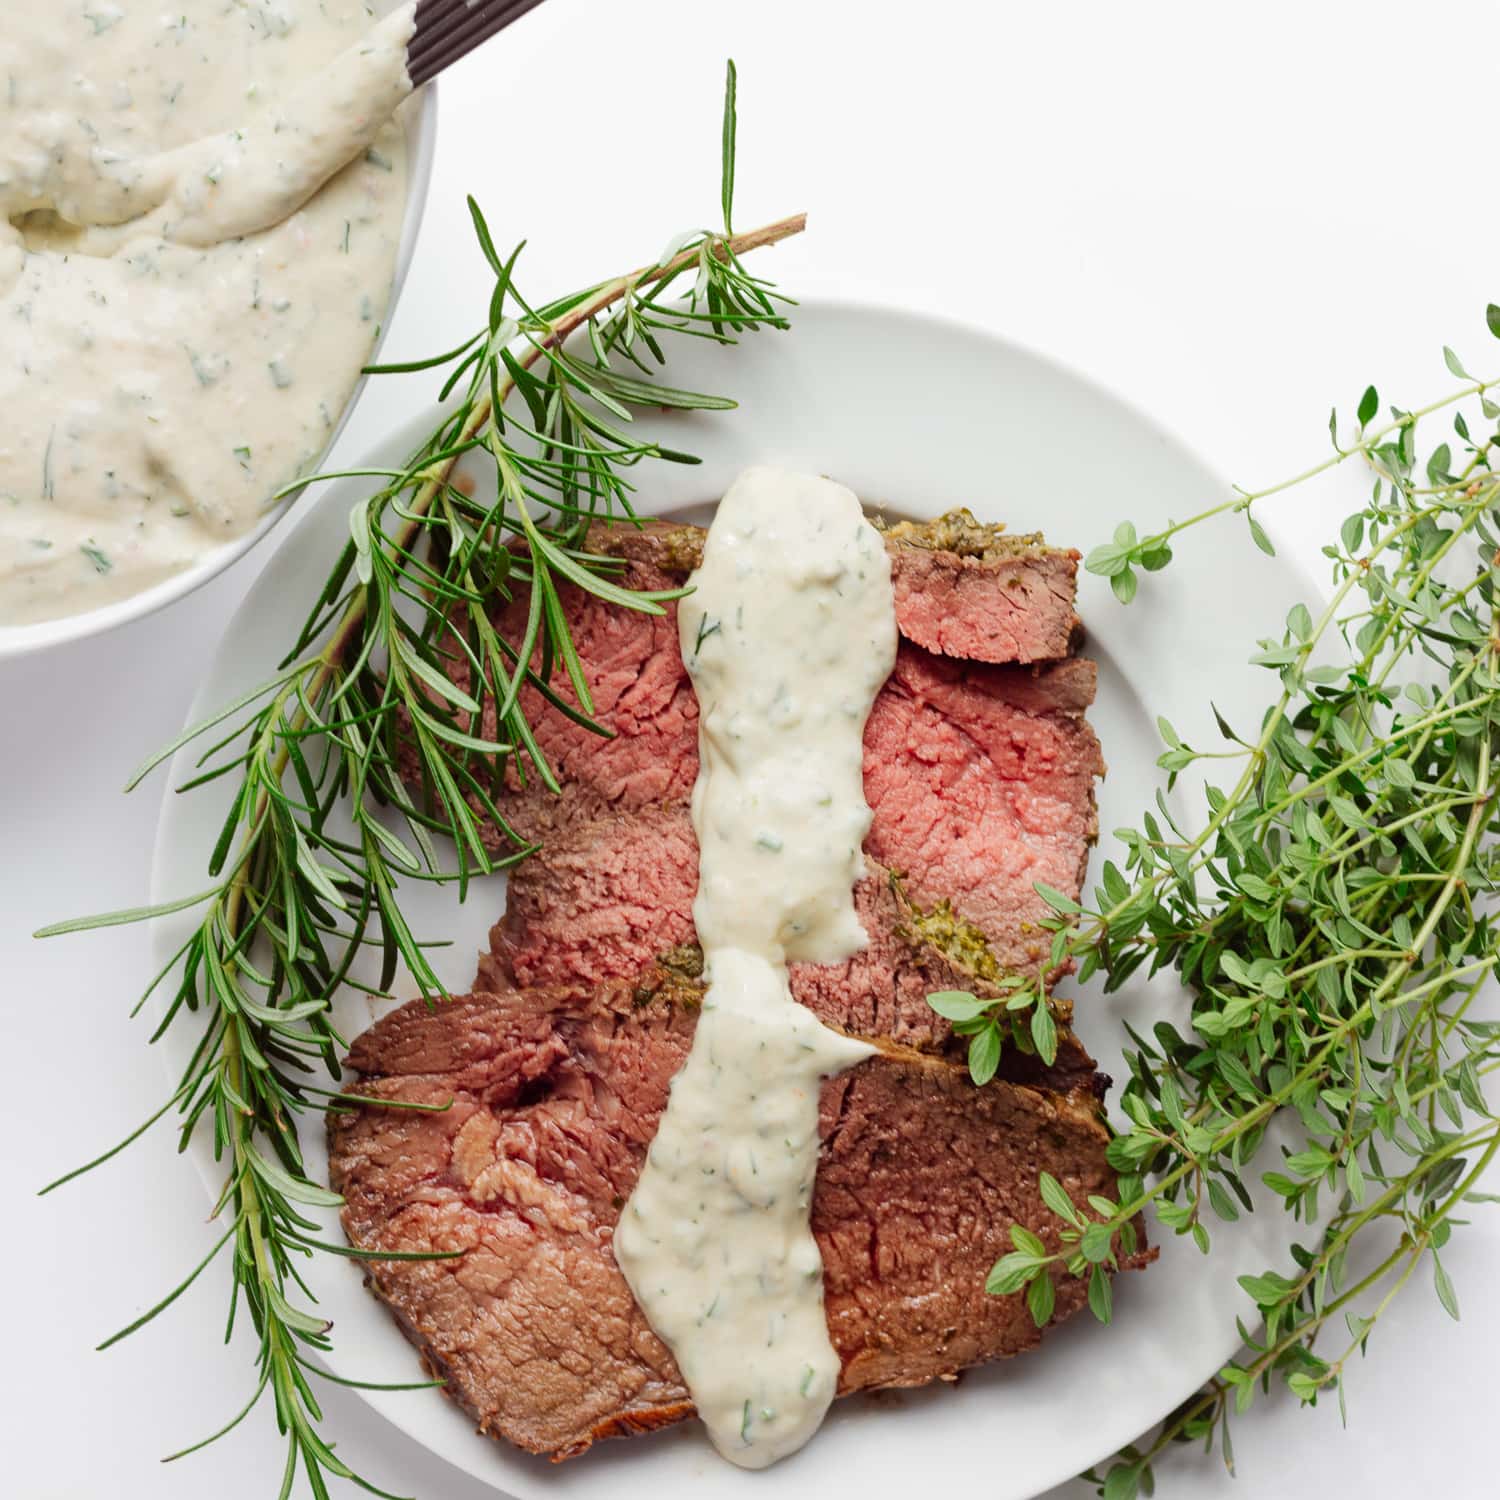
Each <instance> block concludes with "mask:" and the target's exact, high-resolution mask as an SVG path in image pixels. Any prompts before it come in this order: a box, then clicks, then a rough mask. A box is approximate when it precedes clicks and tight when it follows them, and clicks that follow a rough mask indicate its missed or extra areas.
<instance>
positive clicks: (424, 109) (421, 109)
mask: <svg viewBox="0 0 1500 1500" xmlns="http://www.w3.org/2000/svg"><path fill="white" fill-rule="evenodd" d="M398 3H399V0H376V5H375V9H376V11H377V13H379V14H382V15H383V14H384V13H385V12H387V11H389V10H392V9H394V7H395V6H396V4H398ZM402 118H403V120H404V123H405V127H406V206H405V209H404V213H405V218H404V219H403V220H402V224H401V242H400V244H399V245H397V247H396V264H395V269H394V271H393V273H392V277H391V295H390V300H389V302H388V303H387V305H386V314H385V319H384V321H383V322H382V324H381V328H380V336H379V337H378V338H377V339H376V341H375V347H374V348H373V349H371V351H370V356H369V359H370V363H371V364H374V363H375V362H376V361H377V360H379V358H380V350H381V346H382V345H383V344H384V343H385V335H386V332H387V330H389V328H390V326H391V320H392V318H393V317H394V316H395V312H396V303H397V302H398V300H399V299H400V297H401V288H402V287H403V286H404V285H405V283H406V273H407V272H408V271H409V270H410V269H411V262H412V256H413V254H414V252H415V251H416V248H417V231H418V230H419V229H421V227H422V214H423V212H424V211H425V209H426V207H427V189H428V186H429V185H430V184H431V182H432V160H433V150H434V148H435V147H436V144H437V85H436V84H428V85H427V87H426V88H425V89H423V90H422V91H421V92H420V93H419V94H418V95H417V97H416V99H415V100H413V101H412V102H411V103H410V105H409V106H408V108H407V110H406V112H405V114H404V115H403V117H402ZM368 378H369V377H368V376H365V375H361V376H360V377H359V380H358V382H357V383H356V384H355V386H354V389H353V390H352V391H350V392H349V399H348V401H347V402H345V404H344V409H343V411H342V412H341V413H340V414H339V419H338V422H337V423H336V424H335V425H334V428H333V431H332V432H331V433H330V434H329V437H328V443H327V445H326V446H325V447H324V449H323V452H322V453H321V454H320V455H319V457H318V459H317V461H316V462H315V463H314V464H313V465H312V470H311V472H315V471H317V470H318V469H321V468H323V467H325V465H324V460H325V459H326V458H327V457H328V455H329V454H330V453H332V452H333V449H334V445H335V444H336V443H337V442H338V440H339V436H340V434H341V433H342V432H343V430H344V426H345V424H346V423H347V422H348V420H349V417H350V415H351V414H352V413H353V411H354V408H355V406H356V404H357V403H358V401H359V398H360V396H361V395H362V394H363V393H364V389H365V382H366V380H368ZM293 503H294V501H293V499H292V498H288V499H287V500H285V501H283V502H282V503H281V504H279V505H276V506H273V507H272V508H271V509H270V510H268V511H267V512H266V514H265V515H264V516H263V517H262V518H261V519H260V520H259V521H258V522H257V523H256V524H255V526H254V527H253V528H252V529H251V530H250V531H247V532H246V533H245V534H244V536H238V537H235V539H234V540H233V541H231V542H225V544H224V545H223V546H222V547H215V548H214V550H213V551H212V552H209V553H206V554H205V555H204V556H203V557H201V558H199V559H198V561H197V562H195V563H194V564H193V565H192V566H191V567H189V568H184V569H183V570H182V571H181V572H180V573H174V574H172V576H171V577H170V578H164V579H162V581H161V582H160V583H156V584H153V585H152V586H151V587H150V588H147V589H142V590H141V591H140V593H138V594H131V595H130V596H129V597H128V598H125V599H118V600H116V601H115V602H114V603H113V604H106V605H104V606H103V607H102V608H100V609H91V610H87V611H85V612H84V613H83V614H80V615H63V616H61V617H60V618H58V619H56V620H40V621H38V622H37V623H36V624H34V625H0V661H3V660H4V659H5V658H6V657H7V656H28V655H30V654H31V653H32V652H34V651H42V650H45V649H46V648H48V647H49V646H60V645H62V644H63V643H64V642H65V641H78V640H83V639H84V638H85V637H87V636H91V635H102V634H103V633H104V632H105V631H106V630H113V629H115V627H116V626H119V625H125V624H128V623H129V622H130V621H131V620H142V619H144V618H145V617H146V616H147V615H151V614H155V613H156V611H157V610H159V609H163V608H165V607H166V606H167V605H168V604H172V603H174V602H175V601H176V600H178V599H182V598H185V597H186V596H187V595H188V594H191V593H192V592H193V591H194V589H200V588H202V587H203V585H204V584H205V583H207V582H208V581H209V579H210V578H214V577H216V576H217V575H218V574H220V573H222V572H223V571H224V569H225V568H227V567H228V566H229V565H230V564H231V563H232V562H234V561H235V560H236V559H237V558H240V557H243V556H244V555H245V553H247V552H248V551H249V550H250V549H251V548H252V547H253V546H255V544H256V543H257V542H259V541H260V540H261V539H262V538H263V537H264V536H265V535H266V533H267V532H269V531H270V530H271V529H272V527H274V526H276V525H277V524H278V523H279V522H281V521H283V520H285V518H286V515H287V512H288V511H289V510H290V509H291V507H292V504H293Z"/></svg>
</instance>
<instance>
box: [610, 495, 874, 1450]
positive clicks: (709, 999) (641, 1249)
mask: <svg viewBox="0 0 1500 1500" xmlns="http://www.w3.org/2000/svg"><path fill="white" fill-rule="evenodd" d="M693 584H694V592H693V593H692V594H691V595H689V596H688V597H687V598H685V599H684V600H683V601H682V603H681V604H680V605H679V606H678V627H679V631H680V635H681V640H682V651H683V656H684V657H685V658H686V660H687V665H688V670H689V672H690V673H691V674H692V678H693V685H694V687H695V688H696V689H697V693H698V701H699V708H700V719H699V749H700V755H701V762H702V763H701V768H700V771H699V775H698V783H697V785H696V786H695V787H694V789H693V826H694V828H695V829H696V831H697V834H698V845H699V887H698V897H697V900H696V901H695V902H694V904H693V917H694V921H695V922H696V924H697V928H698V936H699V940H700V941H701V943H702V945H703V952H704V958H705V965H706V968H705V973H706V977H707V979H708V982H709V988H708V992H707V994H706V995H705V997H704V1002H703V1011H702V1014H701V1016H700V1017H699V1020H698V1026H697V1030H696V1033H695V1035H694V1038H693V1049H692V1052H691V1053H690V1055H689V1057H688V1060H687V1062H686V1063H685V1064H684V1065H683V1067H682V1069H681V1071H680V1072H679V1073H678V1074H677V1076H676V1078H675V1079H674V1080H673V1082H672V1091H671V1097H670V1100H669V1102H668V1105H667V1109H666V1111H665V1113H664V1114H663V1116H662V1120H661V1124H660V1126H659V1128H658V1130H657V1134H656V1139H655V1140H654V1141H653V1142H652V1145H651V1150H650V1152H649V1154H648V1157H647V1161H646V1166H645V1168H644V1169H643V1171H642V1173H641V1178H640V1181H639V1182H638V1183H637V1184H636V1189H635V1192H634V1193H633V1194H632V1195H631V1198H630V1201H629V1202H628V1203H627V1204H626V1206H625V1209H624V1212H623V1213H622V1215H621V1217H620V1223H619V1226H618V1228H617V1229H616V1231H615V1241H614V1249H615V1255H616V1258H617V1259H618V1261H619V1263H620V1267H621V1269H622V1270H623V1271H624V1273H625V1277H626V1279H627V1280H628V1281H629V1283H630V1285H631V1288H632V1290H633V1291H634V1292H635V1295H636V1298H637V1300H638V1301H639V1302H640V1304H641V1306H642V1308H643V1309H644V1310H645V1312H646V1315H647V1317H648V1318H649V1319H650V1321H651V1326H652V1327H653V1328H654V1329H655V1330H656V1332H657V1333H658V1334H659V1335H660V1336H661V1337H662V1339H664V1340H665V1341H666V1343H667V1344H668V1345H669V1346H670V1347H671V1349H672V1352H673V1354H674V1355H675V1356H676V1359H677V1363H678V1366H679V1368H680V1369H681V1371H682V1375H683V1379H684V1380H685V1381H686V1382H687V1386H688V1389H689V1391H691V1393H692V1396H693V1400H694V1402H695V1404H696V1405H697V1408H698V1411H699V1414H700V1415H701V1416H702V1418H703V1420H704V1422H705V1423H706V1425H707V1427H708V1431H709V1435H710V1436H711V1437H712V1439H713V1441H714V1444H715V1446H716V1447H717V1448H718V1449H719V1451H720V1452H721V1453H722V1454H723V1455H724V1456H725V1457H726V1458H728V1459H730V1460H731V1461H732V1462H734V1463H736V1464H739V1465H741V1466H743V1467H745V1468H764V1467H765V1466H766V1465H768V1464H771V1463H774V1462H775V1461H776V1460H777V1459H780V1458H784V1457H786V1456H787V1455H788V1454H789V1453H793V1452H795V1451H796V1450H797V1449H798V1448H800V1447H801V1446H802V1445H803V1444H804V1443H805V1442H807V1440H808V1439H809V1438H810V1437H811V1436H812V1435H813V1433H814V1432H816V1431H817V1429H818V1426H819V1424H820V1423H821V1422H822V1420H823V1417H824V1414H825V1413H826V1412H827V1410H828V1405H829V1403H830V1402H831V1401H832V1399H833V1396H834V1393H835V1390H836V1388H837V1384H838V1374H839V1361H838V1356H837V1355H836V1354H835V1353H834V1350H833V1347H832V1345H831V1344H830V1343H829V1339H828V1327H827V1323H826V1321H825V1319H824V1314H823V1280H822V1269H823V1268H822V1260H821V1257H820V1256H819V1254H818V1247H817V1243H816V1241H815V1240H814V1239H813V1236H812V1232H811V1230H810V1228H809V1223H808V1220H809V1214H810V1211H811V1207H812V1194H813V1180H814V1177H815V1175H816V1172H817V1165H818V1091H819V1083H820V1081H821V1079H822V1078H823V1077H824V1076H826V1075H827V1074H830V1073H836V1072H839V1071H841V1070H842V1069H844V1068H847V1067H850V1066H852V1065H853V1064H855V1063H857V1062H859V1061H860V1060H861V1059H863V1058H865V1057H868V1056H869V1055H870V1053H871V1051H872V1049H871V1048H870V1047H869V1046H868V1045H867V1044H865V1043H863V1042H858V1041H855V1040H853V1039H852V1038H849V1037H845V1036H842V1035H840V1034H839V1033H837V1032H834V1031H831V1030H829V1029H828V1028H827V1027H825V1026H824V1025H823V1024H822V1023H821V1022H820V1021H818V1019H817V1018H816V1017H815V1016H814V1015H813V1014H812V1012H811V1011H808V1010H806V1009H804V1008H803V1007H802V1006H801V1005H799V1004H797V1003H796V1001H794V1000H793V999H792V995H791V991H790V989H789V988H788V984H787V972H786V964H787V961H788V960H789V959H800V960H811V961H813V962H822V963H833V962H837V961H839V960H841V959H844V958H847V957H848V956H849V955H850V954H852V953H855V952H857V951H858V950H859V949H860V948H862V947H864V945H865V942H866V941H867V939H866V936H865V932H864V930H863V928H862V927H861V926H860V922H859V918H858V916H857V915H856V914H855V911H854V901H853V885H854V882H855V881H856V880H857V879H858V878H859V876H860V875H861V874H862V873H863V869H864V864H863V858H862V855H861V853H860V849H861V845H862V844H863V842H864V836H865V834H866V832H867V831H868V829H869V824H870V810H869V808H868V807H867V806H866V804H865V800H864V784H863V775H862V767H863V741H864V727H865V720H866V718H867V717H868V715H869V712H870V706H871V704H872V703H873V702H874V700H875V695H876V693H877V692H878V691H879V690H880V685H881V684H882V683H883V682H884V681H885V679H886V677H887V676H888V675H889V674H890V670H891V666H892V664H893V662H894V660H895V651H896V621H895V606H894V602H893V598H892V593H891V581H890V565H889V563H888V561H887V559H886V553H885V548H884V547H883V545H882V543H881V540H880V537H879V535H878V534H877V532H876V531H875V530H874V528H873V527H872V526H871V525H870V524H869V522H867V521H866V520H865V519H864V516H863V515H862V513H861V511H860V507H859V501H858V500H857V499H856V498H855V496H854V495H853V494H852V493H850V491H848V490H847V489H845V488H843V486H841V485H836V484H833V483H830V482H829V481H827V480H824V479H816V478H812V477H810V476H805V475H799V474H791V473H786V472H783V471H781V470H776V469H765V468H761V469H751V470H749V471H748V472H747V473H745V474H744V475H742V476H741V477H740V478H739V479H738V480H737V481H736V482H735V483H734V485H733V486H732V487H731V488H730V490H729V492H728V494H726V495H725V497H724V500H723V502H722V504H721V505H720V506H719V510H718V514H717V516H716V517H715V519H714V523H713V526H712V527H711V528H710V530H709V533H708V540H707V543H706V545H705V547H704V553H703V565H702V566H701V567H700V568H699V569H698V571H697V572H696V573H695V574H694V575H693Z"/></svg>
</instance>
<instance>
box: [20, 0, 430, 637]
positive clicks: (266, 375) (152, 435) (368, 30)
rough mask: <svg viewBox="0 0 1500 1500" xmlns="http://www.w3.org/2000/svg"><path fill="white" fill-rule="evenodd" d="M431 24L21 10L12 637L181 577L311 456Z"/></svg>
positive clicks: (280, 13)
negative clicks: (410, 70)
mask: <svg viewBox="0 0 1500 1500" xmlns="http://www.w3.org/2000/svg"><path fill="white" fill-rule="evenodd" d="M413 9H414V7H413V4H411V3H408V4H405V5H402V6H401V7H400V8H399V9H398V10H396V11H395V12H393V13H392V14H391V15H390V16H388V17H387V18H386V19H385V20H384V21H382V22H380V23H378V24H376V23H375V22H373V21H372V19H371V16H370V12H369V10H368V8H367V7H366V6H365V5H364V4H362V3H360V0H173V4H172V5H171V6H170V8H168V7H166V6H163V5H162V4H160V3H158V0H114V3H109V0H81V3H80V0H70V3H68V4H64V5H47V4H27V5H18V6H15V7H8V8H7V14H6V18H5V21H4V23H3V25H0V411H3V412H4V414H5V415H4V418H3V421H0V625H12V624H22V623H27V622H30V621H35V620H43V619H50V618H55V617H57V616H60V615H68V614H76V613H80V612H82V611H84V610H89V609H94V608H97V607H98V606H99V605H101V604H104V603H108V602H110V601H111V600H114V599H119V598H123V597H125V596H127V595H129V594H133V593H136V592H138V591H139V590H140V589H143V588H145V587H147V586H148V585H150V584H152V583H155V582H157V581H159V580H160V579H162V578H165V577H168V576H170V575H171V574H172V573H175V572H178V571H180V570H181V569H183V568H185V567H187V566H189V565H190V564H191V563H193V562H194V561H196V560H197V559H198V558H200V557H201V556H203V555H204V554H205V553H207V552H209V551H211V550H213V549H214V548H215V547H217V546H219V545H221V544H222V543H224V542H226V541H228V540H230V539H231V538H233V537H236V536H239V535H241V534H243V533H244V532H245V531H247V530H249V529H250V528H251V527H252V526H254V525H255V523H256V522H257V521H258V520H259V519H260V517H261V516H262V515H263V514H264V511H265V507H266V504H267V502H268V500H269V499H270V498H271V497H272V496H273V495H274V494H275V493H276V491H278V490H279V489H281V488H282V487H283V486H285V485H286V484H287V483H289V482H290V481H291V480H293V479H294V478H295V477H296V475H297V474H298V473H299V472H304V471H305V470H306V468H307V466H308V465H310V464H311V463H313V462H315V461H316V459H317V456H318V455H319V453H321V451H322V450H323V448H324V447H325V446H326V444H327V441H328V437H329V435H330V434H331V432H332V429H333V426H334V424H335V423H336V422H337V420H338V417H339V414H340V413H341V411H342V410H343V407H344V405H345V403H346V402H347V400H348V397H349V393H350V391H351V390H352V389H353V386H354V383H355V381H356V380H357V379H358V375H359V368H360V366H361V364H363V363H364V361H365V359H366V358H367V357H368V355H369V352H370V349H371V346H372V345H373V344H374V342H375V340H376V338H377V337H378V333H379V328H380V322H381V320H382V318H383V317H384V316H385V309H386V300H387V298H388V296H389V292H390V284H391V274H392V270H393V268H394V264H395V256H396V249H397V245H398V242H399V238H400V230H401V221H402V216H403V209H404V205H405V197H406V152H405V140H404V135H403V132H402V130H401V127H400V125H399V124H398V123H396V122H395V121H393V120H392V118H391V116H392V112H393V111H394V110H395V109H396V108H397V106H398V105H399V104H400V102H401V100H402V99H403V98H405V96H406V95H407V94H409V93H410V92H411V81H410V79H409V78H408V77H407V74H406V43H407V40H408V39H409V38H410V36H411V31H412V18H413ZM12 11H14V13H12Z"/></svg>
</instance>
